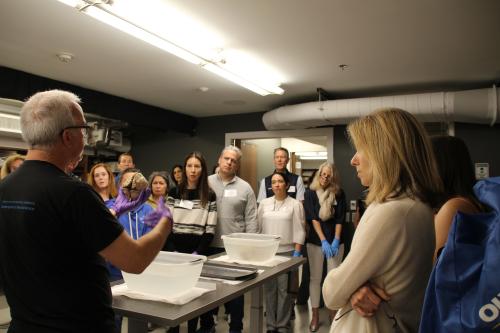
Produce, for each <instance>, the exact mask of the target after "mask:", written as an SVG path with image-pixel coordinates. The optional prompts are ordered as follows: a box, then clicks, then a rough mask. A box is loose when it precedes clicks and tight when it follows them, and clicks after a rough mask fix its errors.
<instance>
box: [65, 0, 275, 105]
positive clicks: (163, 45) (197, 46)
mask: <svg viewBox="0 0 500 333" xmlns="http://www.w3.org/2000/svg"><path fill="white" fill-rule="evenodd" d="M58 1H60V2H62V3H64V4H66V5H69V6H71V7H75V8H77V9H78V10H79V11H81V12H83V13H85V14H87V15H89V16H91V17H93V18H95V19H97V20H99V21H101V22H103V23H106V24H108V25H110V26H112V27H114V28H116V29H118V30H121V31H123V32H125V33H127V34H129V35H131V36H133V37H135V38H137V39H140V40H142V41H145V42H146V43H149V44H151V45H153V46H155V47H157V48H159V49H162V50H164V51H166V52H168V53H171V54H173V55H175V56H177V57H179V58H181V59H184V60H186V61H188V62H190V63H193V64H197V65H199V66H201V67H202V68H204V69H206V70H208V71H210V72H212V73H214V74H217V75H219V76H221V77H223V78H225V79H226V80H229V81H231V82H233V83H236V84H238V85H240V86H242V87H244V88H246V89H249V90H251V91H253V92H255V93H257V94H259V95H262V96H265V95H269V94H283V93H284V90H283V89H282V88H280V87H279V85H280V84H279V82H278V81H280V80H277V79H276V78H274V79H272V78H271V79H268V78H265V79H261V78H259V77H256V76H257V75H256V74H255V73H272V71H270V70H269V69H268V68H263V66H260V67H261V70H258V69H259V65H258V64H257V62H256V61H254V62H251V61H250V62H249V61H248V59H245V60H241V59H238V58H237V57H236V56H235V54H237V52H225V51H224V50H222V48H220V47H211V48H210V47H208V46H207V45H205V44H207V41H206V40H205V41H203V40H200V39H199V38H198V40H193V39H192V38H190V37H189V36H191V37H193V36H196V35H199V33H195V32H194V31H191V32H189V31H187V32H186V33H184V34H183V35H182V36H177V37H176V36H174V35H173V32H172V31H176V32H177V31H180V32H182V31H183V30H185V29H183V27H180V26H173V27H171V29H170V30H169V29H167V28H168V27H167V28H165V27H161V25H165V22H170V21H173V20H169V18H167V17H165V15H166V14H168V13H169V12H170V11H171V10H170V9H169V10H165V8H164V7H165V6H164V3H162V2H161V1H158V0H150V1H136V0H134V1H132V0H113V5H108V4H107V3H108V2H110V1H109V0H102V1H93V0H79V1H78V0H58ZM146 5H147V6H148V7H146ZM150 5H153V6H156V7H155V8H150V7H149V6H150ZM161 6H163V7H161ZM179 16H180V15H178V14H177V13H176V15H175V16H174V17H179ZM154 21H157V22H158V25H157V27H153V24H152V22H154ZM181 21H182V19H181V20H179V19H177V21H176V23H179V24H181V23H182V22H181ZM184 21H186V20H184ZM184 23H185V24H184V26H186V27H190V26H193V25H194V24H193V23H191V22H188V24H187V23H186V22H184ZM167 30H168V31H167ZM199 31H204V30H202V29H198V30H196V32H199ZM206 39H208V38H206ZM238 60H239V61H238ZM253 63H255V65H254V66H252V64H253ZM240 64H241V65H240ZM275 77H277V75H275Z"/></svg>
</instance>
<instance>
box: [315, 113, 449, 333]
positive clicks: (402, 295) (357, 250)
mask: <svg viewBox="0 0 500 333" xmlns="http://www.w3.org/2000/svg"><path fill="white" fill-rule="evenodd" d="M347 130H348V133H349V136H350V138H351V141H352V142H353V144H354V146H355V148H356V154H355V155H354V157H353V158H352V160H351V164H352V165H353V166H354V167H356V172H357V175H358V177H359V179H360V180H361V184H363V185H364V186H367V187H369V192H368V196H367V199H366V202H367V204H368V208H367V209H366V211H365V213H364V215H363V217H362V218H361V221H360V223H359V226H358V228H357V229H356V233H355V234H354V238H353V240H352V244H351V250H350V253H349V255H348V256H347V257H346V259H345V260H344V261H343V262H342V264H341V265H340V266H339V267H337V268H335V269H333V270H332V271H330V273H329V274H328V276H327V277H326V279H325V283H324V285H323V297H324V300H325V304H326V305H327V306H328V307H329V308H331V309H340V311H338V313H337V316H336V317H335V319H334V321H333V324H332V327H331V330H330V332H335V333H339V332H342V333H344V332H345V333H347V332H349V333H350V332H357V333H364V332H369V333H377V332H380V333H386V332H417V331H418V325H419V319H420V312H421V307H422V303H423V298H424V292H425V288H426V285H427V280H428V278H429V274H430V272H431V269H432V257H433V254H434V243H435V238H434V218H433V217H434V214H433V208H435V207H436V205H437V204H438V201H439V199H440V196H441V192H442V185H441V180H440V178H439V175H438V172H437V167H436V163H435V160H434V155H433V153H432V148H431V145H430V140H429V138H428V136H427V134H426V132H425V129H424V128H423V126H422V125H421V124H420V123H419V122H418V121H417V120H416V119H415V117H414V116H412V115H411V114H410V113H408V112H406V111H403V110H400V109H383V110H379V111H376V112H374V113H372V114H370V115H368V116H366V117H363V118H361V119H358V120H356V121H354V122H353V123H351V124H350V125H349V126H348V129H347ZM363 288H364V289H368V290H369V291H370V292H371V294H373V295H377V294H378V295H379V296H380V298H382V299H384V301H383V302H382V303H381V304H380V307H379V308H378V309H377V310H376V311H369V312H366V308H364V307H363V303H362V302H363V301H364V300H363V297H362V296H360V294H359V291H360V290H361V289H363Z"/></svg>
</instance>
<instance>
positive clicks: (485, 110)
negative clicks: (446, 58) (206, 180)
mask: <svg viewBox="0 0 500 333" xmlns="http://www.w3.org/2000/svg"><path fill="white" fill-rule="evenodd" d="M499 89H500V88H497V87H496V86H493V87H492V88H485V89H476V90H465V91H455V92H437V93H425V94H413V95H399V96H384V97H366V98H353V99H344V100H333V101H321V102H310V103H304V104H297V105H287V106H282V107H279V108H277V109H274V110H271V111H269V112H266V113H265V114H264V116H263V117H262V121H263V123H264V126H265V127H266V129H268V130H284V129H301V128H310V127H317V126H325V125H341V124H347V123H349V122H350V121H352V120H353V119H356V118H358V117H360V116H364V115H367V114H368V113H370V112H372V111H373V110H375V109H378V108H382V107H397V108H401V109H403V110H407V111H409V112H410V113H412V114H414V115H415V116H416V117H417V118H418V119H419V120H421V121H423V122H464V123H476V124H488V125H491V126H493V125H494V124H495V123H498V122H499V121H500V111H499V105H500V101H499V98H500V91H499Z"/></svg>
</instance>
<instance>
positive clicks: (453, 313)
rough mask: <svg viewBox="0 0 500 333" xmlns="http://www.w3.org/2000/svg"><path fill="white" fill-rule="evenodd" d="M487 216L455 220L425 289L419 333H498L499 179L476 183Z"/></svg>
mask: <svg viewBox="0 0 500 333" xmlns="http://www.w3.org/2000/svg"><path fill="white" fill-rule="evenodd" d="M474 192H475V193H476V196H477V198H478V199H479V201H481V202H482V203H483V204H486V205H488V206H489V207H490V208H491V212H488V213H480V214H473V215H467V214H461V213H458V214H457V215H456V216H455V219H454V222H453V224H452V227H451V229H450V233H449V235H448V241H447V242H446V246H445V247H444V249H443V252H442V253H441V256H440V257H439V260H438V263H437V265H436V266H435V267H434V270H433V271H432V274H431V277H430V280H429V284H428V286H427V290H426V294H425V300H424V307H423V309H422V319H421V322H420V330H419V332H420V333H457V332H488V333H492V332H500V177H496V178H489V179H485V180H482V181H479V182H478V183H477V184H476V186H474Z"/></svg>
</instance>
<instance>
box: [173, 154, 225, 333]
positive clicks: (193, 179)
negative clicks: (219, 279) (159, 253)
mask: <svg viewBox="0 0 500 333" xmlns="http://www.w3.org/2000/svg"><path fill="white" fill-rule="evenodd" d="M183 171H184V172H183V174H182V181H181V182H180V183H179V185H178V187H174V188H172V189H171V190H170V191H169V193H168V198H167V205H168V207H169V208H170V209H171V210H172V213H173V220H174V224H173V228H172V232H171V233H170V236H169V237H168V239H167V243H166V250H168V251H177V252H182V253H193V254H203V255H208V247H209V245H210V242H211V241H212V239H213V237H214V233H215V226H216V224H217V203H216V197H215V193H214V192H213V191H212V190H211V189H210V188H209V186H208V178H207V177H208V172H207V164H206V162H205V159H204V158H203V156H202V155H201V153H199V152H192V153H190V154H189V155H187V156H186V158H185V159H184V170H183ZM197 325H198V318H195V319H191V320H189V322H188V332H189V333H194V332H195V331H196V326H197ZM212 328H213V318H212V312H210V311H209V312H207V313H206V314H204V315H202V316H201V330H206V331H207V332H208V331H210V330H211V329H212ZM178 331H179V327H173V328H171V329H170V331H169V332H178Z"/></svg>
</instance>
